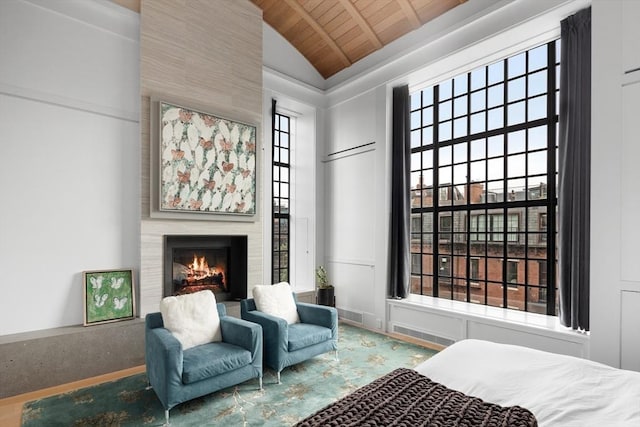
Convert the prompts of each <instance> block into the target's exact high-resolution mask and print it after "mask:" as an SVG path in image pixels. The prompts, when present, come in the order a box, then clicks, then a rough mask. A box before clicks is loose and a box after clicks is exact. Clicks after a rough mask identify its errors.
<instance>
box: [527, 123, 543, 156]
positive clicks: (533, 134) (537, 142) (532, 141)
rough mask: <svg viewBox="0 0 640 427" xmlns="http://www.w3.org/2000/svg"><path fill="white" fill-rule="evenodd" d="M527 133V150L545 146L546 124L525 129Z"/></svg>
mask: <svg viewBox="0 0 640 427" xmlns="http://www.w3.org/2000/svg"><path fill="white" fill-rule="evenodd" d="M527 132H528V134H529V150H538V149H540V148H546V146H547V126H546V125H545V126H538V127H535V128H530V129H528V130H527Z"/></svg>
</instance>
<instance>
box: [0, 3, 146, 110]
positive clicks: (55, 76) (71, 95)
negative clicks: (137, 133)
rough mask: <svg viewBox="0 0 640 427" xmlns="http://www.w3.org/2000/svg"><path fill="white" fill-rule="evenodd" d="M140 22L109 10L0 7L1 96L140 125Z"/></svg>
mask: <svg viewBox="0 0 640 427" xmlns="http://www.w3.org/2000/svg"><path fill="white" fill-rule="evenodd" d="M129 12H130V13H129ZM63 13H68V14H69V15H65V14H63ZM79 18H80V19H86V21H82V20H80V19H79ZM138 20H139V18H138V15H137V14H135V13H133V12H131V11H127V10H126V9H124V8H122V7H119V6H117V5H115V4H113V3H110V2H97V1H86V2H51V1H42V0H38V1H36V0H33V1H26V0H6V1H1V2H0V52H1V54H2V58H3V60H2V61H0V90H2V91H4V92H9V93H12V94H17V95H19V96H25V97H29V98H36V99H40V100H46V101H48V102H53V103H57V104H62V105H67V106H72V107H75V108H81V109H84V110H88V111H97V112H100V113H103V114H109V115H114V116H117V117H126V118H127V119H129V120H133V121H138V118H139V115H140V109H139V103H140V90H139V81H140V78H139V59H140V56H139V43H138V40H137V38H134V35H135V36H137V34H138V28H139V27H138V25H139V24H138Z"/></svg>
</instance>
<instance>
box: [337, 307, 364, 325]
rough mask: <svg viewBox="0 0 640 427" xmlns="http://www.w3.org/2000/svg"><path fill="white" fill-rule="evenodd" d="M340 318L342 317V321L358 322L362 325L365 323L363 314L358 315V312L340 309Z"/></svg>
mask: <svg viewBox="0 0 640 427" xmlns="http://www.w3.org/2000/svg"><path fill="white" fill-rule="evenodd" d="M338 317H340V318H341V319H346V320H350V321H352V322H356V323H360V324H362V323H363V319H362V317H363V316H362V313H358V312H356V311H350V310H344V309H342V308H339V309H338Z"/></svg>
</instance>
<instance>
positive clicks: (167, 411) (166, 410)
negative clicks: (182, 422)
mask: <svg viewBox="0 0 640 427" xmlns="http://www.w3.org/2000/svg"><path fill="white" fill-rule="evenodd" d="M164 425H165V426H168V425H169V410H168V409H165V410H164Z"/></svg>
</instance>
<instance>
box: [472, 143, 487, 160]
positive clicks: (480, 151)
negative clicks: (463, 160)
mask: <svg viewBox="0 0 640 427" xmlns="http://www.w3.org/2000/svg"><path fill="white" fill-rule="evenodd" d="M485 156H486V154H485V140H484V139H476V140H474V141H471V160H478V159H483V158H484V157H485Z"/></svg>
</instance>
